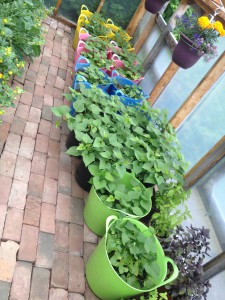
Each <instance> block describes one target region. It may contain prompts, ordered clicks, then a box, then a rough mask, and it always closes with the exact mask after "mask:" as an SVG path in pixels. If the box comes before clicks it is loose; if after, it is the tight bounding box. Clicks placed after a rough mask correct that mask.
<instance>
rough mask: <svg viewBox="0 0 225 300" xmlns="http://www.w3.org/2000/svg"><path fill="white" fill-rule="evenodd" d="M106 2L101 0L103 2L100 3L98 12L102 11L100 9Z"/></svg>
mask: <svg viewBox="0 0 225 300" xmlns="http://www.w3.org/2000/svg"><path fill="white" fill-rule="evenodd" d="M104 3H105V0H101V2H100V3H99V6H98V8H97V10H96V12H98V13H100V11H101V10H102V7H103V5H104Z"/></svg>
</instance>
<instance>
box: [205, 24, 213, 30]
mask: <svg viewBox="0 0 225 300" xmlns="http://www.w3.org/2000/svg"><path fill="white" fill-rule="evenodd" d="M206 28H207V29H214V26H213V24H212V23H209V25H208V26H207V27H206Z"/></svg>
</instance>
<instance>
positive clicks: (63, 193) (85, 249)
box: [0, 18, 97, 300]
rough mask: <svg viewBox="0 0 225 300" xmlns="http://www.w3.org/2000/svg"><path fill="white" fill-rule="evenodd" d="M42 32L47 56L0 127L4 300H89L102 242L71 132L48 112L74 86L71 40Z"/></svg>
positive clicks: (55, 25) (0, 290)
mask: <svg viewBox="0 0 225 300" xmlns="http://www.w3.org/2000/svg"><path fill="white" fill-rule="evenodd" d="M43 26H44V27H45V29H46V44H45V46H44V47H43V49H42V55H41V56H40V57H39V58H36V59H34V61H33V62H27V64H26V71H25V73H24V75H23V77H22V78H17V77H15V78H14V81H13V85H16V86H20V87H22V88H23V89H24V93H23V94H22V95H21V96H19V97H18V98H17V100H16V103H15V104H16V107H15V108H9V109H7V113H6V115H5V116H3V124H2V125H1V126H0V154H1V159H0V300H8V299H10V300H27V299H31V300H47V299H49V300H82V299H88V300H92V299H97V298H96V297H95V296H94V295H93V294H92V293H91V291H90V290H89V288H88V286H87V283H86V281H85V275H84V265H85V261H86V260H87V258H88V256H89V255H90V253H91V252H92V251H93V249H94V248H95V246H96V243H97V236H96V235H94V234H93V233H92V232H90V231H89V230H88V229H87V227H86V226H85V225H84V223H83V207H84V198H85V197H86V196H87V194H86V193H85V192H84V191H83V190H82V189H81V188H80V187H79V186H78V184H77V183H76V181H75V179H74V171H75V168H76V159H75V158H71V157H69V156H68V155H67V154H65V150H66V149H65V141H66V137H67V134H68V129H67V127H66V124H62V126H61V127H60V128H56V127H55V121H56V119H55V117H54V116H53V115H52V113H51V110H50V107H51V106H59V105H62V104H63V103H66V101H65V99H64V98H63V93H67V92H68V91H69V90H68V87H69V86H71V84H72V68H73V56H74V50H73V48H72V46H71V44H72V40H73V33H71V29H70V28H69V27H67V26H65V25H63V24H61V23H59V22H57V21H56V20H54V19H50V18H48V19H47V20H46V21H45V23H44V24H43Z"/></svg>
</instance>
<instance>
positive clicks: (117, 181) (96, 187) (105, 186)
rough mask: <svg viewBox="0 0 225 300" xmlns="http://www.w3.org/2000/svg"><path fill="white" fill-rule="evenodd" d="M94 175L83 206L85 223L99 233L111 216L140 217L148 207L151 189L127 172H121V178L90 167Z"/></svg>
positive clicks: (149, 206) (103, 230) (146, 211)
mask: <svg viewBox="0 0 225 300" xmlns="http://www.w3.org/2000/svg"><path fill="white" fill-rule="evenodd" d="M93 168H96V169H97V170H95V174H96V173H98V175H95V176H94V177H93V179H92V183H93V185H92V188H91V191H90V193H89V195H88V198H87V201H86V204H85V207H84V220H85V223H86V225H87V226H88V227H89V228H90V229H91V230H92V231H93V232H95V233H96V234H98V235H100V236H103V235H104V233H105V222H106V219H107V217H109V216H111V215H115V216H119V215H123V216H129V217H130V218H135V219H140V218H142V217H144V216H145V215H147V214H148V213H149V211H150V210H151V206H152V202H151V197H152V193H153V191H152V188H145V187H144V186H143V185H142V184H141V183H140V181H139V180H137V179H136V178H135V176H134V175H133V174H131V173H125V174H124V176H123V178H120V176H119V175H118V174H117V172H115V171H114V172H113V170H112V171H111V172H108V171H104V170H99V168H98V167H97V166H95V167H94V166H92V167H90V170H91V171H92V172H93Z"/></svg>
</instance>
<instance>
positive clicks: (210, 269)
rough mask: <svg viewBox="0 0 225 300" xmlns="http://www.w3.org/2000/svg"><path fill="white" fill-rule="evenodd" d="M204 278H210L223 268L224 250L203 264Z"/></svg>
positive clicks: (224, 266) (224, 262)
mask: <svg viewBox="0 0 225 300" xmlns="http://www.w3.org/2000/svg"><path fill="white" fill-rule="evenodd" d="M203 269H204V279H205V280H207V279H210V278H212V277H213V276H215V275H216V274H218V273H220V272H221V271H223V270H225V252H222V253H220V254H219V255H217V256H216V257H214V258H213V259H212V260H210V261H209V262H207V263H206V264H205V265H204V266H203Z"/></svg>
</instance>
